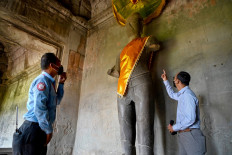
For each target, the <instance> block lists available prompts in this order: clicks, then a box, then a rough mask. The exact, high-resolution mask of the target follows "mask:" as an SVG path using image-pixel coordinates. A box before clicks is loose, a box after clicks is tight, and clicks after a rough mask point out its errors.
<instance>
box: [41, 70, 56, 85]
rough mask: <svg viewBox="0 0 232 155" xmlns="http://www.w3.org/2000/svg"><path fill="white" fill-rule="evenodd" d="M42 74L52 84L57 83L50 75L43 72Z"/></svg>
mask: <svg viewBox="0 0 232 155" xmlns="http://www.w3.org/2000/svg"><path fill="white" fill-rule="evenodd" d="M42 74H43V75H44V76H46V77H48V78H49V79H50V80H51V81H52V83H54V82H55V79H54V78H53V77H52V76H51V75H50V74H48V73H47V72H45V71H42Z"/></svg>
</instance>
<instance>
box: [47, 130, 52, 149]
mask: <svg viewBox="0 0 232 155" xmlns="http://www.w3.org/2000/svg"><path fill="white" fill-rule="evenodd" d="M51 139H52V133H50V134H47V139H46V144H45V146H47V145H48V143H49V142H50V141H51Z"/></svg>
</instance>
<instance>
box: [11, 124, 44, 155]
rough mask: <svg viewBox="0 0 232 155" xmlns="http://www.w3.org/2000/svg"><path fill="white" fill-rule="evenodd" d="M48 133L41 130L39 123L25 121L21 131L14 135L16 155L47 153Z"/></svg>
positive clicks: (42, 154) (14, 151)
mask: <svg viewBox="0 0 232 155" xmlns="http://www.w3.org/2000/svg"><path fill="white" fill-rule="evenodd" d="M45 143H46V133H45V132H44V131H43V130H41V128H40V127H39V124H38V123H35V122H30V121H24V123H23V124H22V125H21V127H20V128H19V132H15V133H14V135H13V143H12V147H13V154H14V155H46V154H47V146H44V144H45Z"/></svg>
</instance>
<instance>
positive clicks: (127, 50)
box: [117, 37, 149, 97]
mask: <svg viewBox="0 0 232 155" xmlns="http://www.w3.org/2000/svg"><path fill="white" fill-rule="evenodd" d="M148 39H149V37H143V38H135V39H134V40H132V41H131V42H130V43H129V44H127V45H126V47H124V49H123V50H122V52H121V54H120V76H119V79H118V91H117V93H118V95H119V96H121V97H122V96H124V95H125V92H126V88H127V85H128V82H129V80H130V76H131V74H132V72H133V70H134V68H135V66H136V64H137V62H138V61H139V58H140V56H141V54H142V51H143V48H144V46H145V45H146V42H147V40H148Z"/></svg>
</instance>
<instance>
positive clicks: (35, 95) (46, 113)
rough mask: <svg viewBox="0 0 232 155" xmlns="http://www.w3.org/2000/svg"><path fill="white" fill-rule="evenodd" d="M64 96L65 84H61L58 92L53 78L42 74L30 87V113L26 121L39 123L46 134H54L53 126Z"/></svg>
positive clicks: (27, 114) (28, 103)
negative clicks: (57, 106) (58, 106)
mask: <svg viewBox="0 0 232 155" xmlns="http://www.w3.org/2000/svg"><path fill="white" fill-rule="evenodd" d="M63 94H64V90H63V84H59V86H58V89H57V92H56V91H55V80H54V79H53V77H52V76H51V75H49V74H48V73H46V72H42V74H40V75H39V76H37V77H36V78H35V79H34V81H33V82H32V84H31V86H30V89H29V97H28V101H27V110H28V112H27V113H26V114H24V116H23V117H24V119H25V120H28V121H31V122H38V123H39V126H40V128H41V129H42V130H43V131H44V132H45V133H46V134H50V133H52V132H53V128H52V124H53V122H54V121H55V118H56V105H58V104H60V101H61V99H62V97H63Z"/></svg>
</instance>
